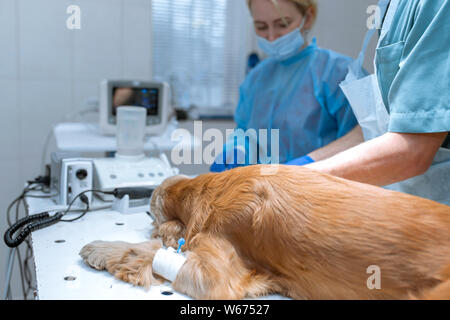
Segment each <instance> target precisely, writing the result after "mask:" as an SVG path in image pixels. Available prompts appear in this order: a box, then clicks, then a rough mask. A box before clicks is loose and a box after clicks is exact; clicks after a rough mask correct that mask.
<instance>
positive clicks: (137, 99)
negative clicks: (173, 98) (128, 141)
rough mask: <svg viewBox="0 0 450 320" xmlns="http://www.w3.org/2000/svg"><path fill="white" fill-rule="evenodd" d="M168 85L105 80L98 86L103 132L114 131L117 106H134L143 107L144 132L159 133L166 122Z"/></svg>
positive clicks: (110, 132)
mask: <svg viewBox="0 0 450 320" xmlns="http://www.w3.org/2000/svg"><path fill="white" fill-rule="evenodd" d="M169 90H170V88H169V85H168V84H167V83H165V82H145V81H127V80H105V81H103V82H102V83H101V85H100V91H101V92H100V128H101V130H102V132H103V133H104V134H110V135H113V134H115V133H116V124H117V109H118V108H120V107H121V106H137V107H141V108H145V109H146V110H147V120H146V121H147V123H146V133H147V134H150V135H156V134H160V133H162V132H163V131H164V129H165V128H166V126H167V121H168V114H169V111H168V109H169V108H170V105H169V102H170V93H169Z"/></svg>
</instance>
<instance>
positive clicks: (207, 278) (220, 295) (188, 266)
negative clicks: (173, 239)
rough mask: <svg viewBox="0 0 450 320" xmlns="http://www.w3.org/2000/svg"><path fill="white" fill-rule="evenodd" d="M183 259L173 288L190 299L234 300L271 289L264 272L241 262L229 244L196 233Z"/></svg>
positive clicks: (271, 286)
mask: <svg viewBox="0 0 450 320" xmlns="http://www.w3.org/2000/svg"><path fill="white" fill-rule="evenodd" d="M187 250H188V251H187V259H186V262H185V263H184V265H183V266H182V267H181V269H180V270H179V272H178V275H177V277H176V279H175V281H174V282H173V283H172V286H173V288H174V289H175V290H176V291H178V292H182V293H185V294H187V295H188V296H190V297H192V298H194V299H202V300H203V299H214V300H237V299H243V298H245V297H257V296H260V295H265V294H268V293H271V292H273V284H272V283H271V281H270V280H269V277H268V276H265V275H262V274H257V273H256V272H255V271H252V270H249V269H248V268H246V266H245V265H244V263H243V261H242V259H241V258H240V257H239V255H238V254H237V252H236V251H235V248H234V247H233V245H232V244H231V243H230V242H229V241H227V240H224V239H221V238H216V237H214V236H211V235H204V234H198V235H197V236H195V237H194V238H193V239H192V240H191V241H189V242H188V248H187Z"/></svg>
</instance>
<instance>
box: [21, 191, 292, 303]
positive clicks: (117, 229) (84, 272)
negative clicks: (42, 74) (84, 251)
mask: <svg viewBox="0 0 450 320" xmlns="http://www.w3.org/2000/svg"><path fill="white" fill-rule="evenodd" d="M99 202H100V201H99ZM103 204H104V203H103ZM26 205H27V208H28V211H29V214H30V215H32V214H36V213H39V212H44V211H47V210H51V209H52V207H54V203H53V202H52V200H50V199H38V198H26ZM95 206H96V203H95V201H94V203H93V207H95ZM97 206H98V203H97ZM71 215H73V217H77V216H78V215H79V213H73V214H70V215H68V216H67V217H68V218H69V219H70V218H71ZM151 223H152V218H151V217H150V216H149V215H148V214H147V213H145V212H142V213H136V214H129V215H126V214H121V213H119V212H116V211H112V210H111V209H105V210H100V211H93V212H88V213H87V214H86V215H85V216H84V217H83V218H82V219H80V220H77V221H74V222H71V223H64V222H59V223H57V224H55V225H53V226H50V227H48V228H45V229H42V230H38V231H35V232H33V233H32V246H33V252H34V262H35V267H36V281H37V292H36V298H37V299H41V300H94V299H95V300H188V299H190V298H189V297H187V296H185V295H183V294H180V293H178V292H174V291H173V289H172V288H171V286H170V283H169V282H166V283H165V284H163V285H160V286H153V287H151V288H150V290H148V291H147V290H146V289H144V288H141V287H135V286H133V285H131V284H129V283H126V282H123V281H120V280H118V279H115V278H114V277H113V276H112V275H111V274H110V273H108V272H107V271H106V270H105V271H98V270H95V269H93V268H91V267H89V266H88V265H87V264H86V263H85V262H84V261H83V260H82V258H81V257H80V256H79V254H78V253H79V252H80V250H81V248H82V247H83V246H84V245H86V244H88V243H90V242H91V241H94V240H104V241H126V242H132V243H138V242H144V241H147V240H149V238H150V234H151V232H152V225H151ZM263 299H284V298H283V297H280V296H269V297H264V298H263Z"/></svg>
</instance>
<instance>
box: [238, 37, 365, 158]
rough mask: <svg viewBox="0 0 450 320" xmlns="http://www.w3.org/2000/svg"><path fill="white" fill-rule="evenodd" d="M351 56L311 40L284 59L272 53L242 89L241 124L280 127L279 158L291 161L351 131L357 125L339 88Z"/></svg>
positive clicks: (261, 127) (251, 126) (242, 126)
mask: <svg viewBox="0 0 450 320" xmlns="http://www.w3.org/2000/svg"><path fill="white" fill-rule="evenodd" d="M351 62H352V59H351V58H349V57H345V56H343V55H340V54H338V53H336V52H333V51H330V50H325V49H322V48H319V47H318V46H317V44H316V41H315V39H314V40H313V41H312V43H311V45H309V46H308V47H307V48H305V49H304V50H302V51H301V52H299V53H298V54H297V55H295V56H293V57H291V58H289V59H288V60H285V61H277V60H276V59H273V58H267V59H265V60H264V61H262V62H261V63H259V64H258V66H257V67H256V68H255V69H253V70H252V71H251V72H250V73H249V74H248V76H247V78H246V79H245V81H244V82H243V84H242V85H241V88H240V101H239V105H238V107H237V109H236V112H235V121H236V124H237V129H242V130H244V131H246V130H248V129H255V130H256V131H257V132H258V131H259V129H267V137H269V139H267V140H268V142H267V146H265V147H266V150H267V151H268V154H269V155H270V150H271V141H270V136H271V135H270V130H272V129H279V137H280V138H279V162H280V163H286V162H288V161H290V160H293V159H296V158H299V157H302V156H304V155H307V154H308V153H310V152H312V151H314V150H316V149H318V148H321V147H324V146H326V145H328V144H329V143H331V142H333V141H334V140H336V139H338V138H340V137H342V136H344V135H346V134H347V133H348V132H349V131H351V130H352V129H353V128H354V127H355V126H356V124H357V120H356V118H355V116H354V114H353V111H352V109H351V107H350V105H349V103H348V101H347V99H346V98H345V96H344V93H343V92H342V91H341V89H340V87H339V83H340V82H341V81H343V80H344V79H345V76H346V74H347V70H348V65H349V64H350V63H351Z"/></svg>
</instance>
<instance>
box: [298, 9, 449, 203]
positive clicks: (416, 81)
mask: <svg viewBox="0 0 450 320" xmlns="http://www.w3.org/2000/svg"><path fill="white" fill-rule="evenodd" d="M380 8H382V10H381V11H382V12H383V17H384V18H383V25H382V29H381V31H380V40H379V43H378V48H377V52H376V58H375V68H376V72H375V75H373V79H374V81H373V82H372V83H371V82H370V80H371V79H370V78H362V79H358V80H356V81H353V82H351V83H348V84H346V85H348V86H349V87H348V88H346V89H345V90H344V91H346V92H348V93H349V94H347V97H348V99H349V100H350V102H351V104H352V108H354V110H355V114H358V113H359V110H364V113H366V114H368V118H369V117H370V116H372V118H373V119H375V120H376V121H375V122H372V123H371V122H370V121H366V120H367V119H364V117H361V118H359V116H358V121H359V123H360V126H361V129H362V130H354V131H352V133H351V134H349V135H347V136H346V137H344V138H342V139H340V140H338V141H336V142H335V143H334V144H333V150H330V147H328V146H327V147H325V148H322V149H319V150H316V151H314V152H312V153H310V154H309V156H310V157H311V158H312V159H314V160H316V162H315V163H310V164H307V165H306V167H308V168H311V169H314V170H318V171H322V172H326V173H329V174H333V175H336V176H340V177H343V178H347V179H352V180H356V181H359V182H364V183H369V184H373V185H378V186H384V187H386V188H389V189H393V190H397V191H401V192H405V193H409V194H413V195H417V196H420V197H424V198H428V199H431V200H434V201H437V202H441V203H443V204H447V205H450V139H449V132H450V32H449V30H450V0H439V1H435V0H391V1H388V0H381V1H380ZM350 73H351V72H350ZM348 78H354V77H348ZM372 84H374V85H372ZM344 87H345V86H343V89H344ZM355 93H357V94H355ZM361 93H363V94H361ZM366 93H367V94H366ZM358 95H359V96H358ZM380 106H381V107H380ZM341 141H347V143H345V144H343V145H341ZM349 141H351V142H352V143H348V142H349ZM349 144H350V146H351V148H349ZM299 183H301V181H299Z"/></svg>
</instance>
